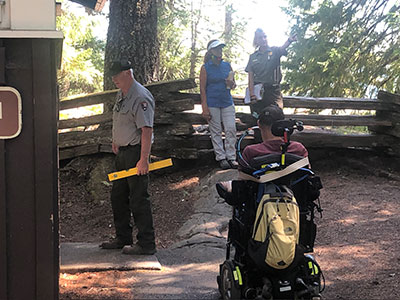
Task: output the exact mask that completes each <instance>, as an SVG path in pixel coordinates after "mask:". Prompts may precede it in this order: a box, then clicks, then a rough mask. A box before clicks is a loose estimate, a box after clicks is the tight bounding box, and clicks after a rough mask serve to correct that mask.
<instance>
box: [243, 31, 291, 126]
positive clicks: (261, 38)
mask: <svg viewBox="0 0 400 300" xmlns="http://www.w3.org/2000/svg"><path fill="white" fill-rule="evenodd" d="M295 40H296V35H292V36H290V37H289V39H288V40H287V41H286V42H285V44H284V45H283V46H281V47H270V46H269V45H268V40H267V36H266V34H265V33H264V31H263V30H262V29H260V28H258V29H257V30H256V32H255V34H254V40H253V45H254V47H255V48H256V51H255V52H254V53H253V54H251V55H250V58H249V62H248V64H247V66H246V69H245V70H246V72H247V73H248V80H249V82H248V84H249V86H248V88H249V92H250V100H251V103H250V108H251V112H252V114H253V116H254V117H255V118H258V115H259V114H260V113H261V111H262V110H263V109H264V108H265V107H267V106H268V105H271V104H277V105H278V106H279V107H281V108H283V100H282V94H281V87H280V82H281V79H282V73H281V57H282V56H283V55H287V51H286V48H287V47H288V46H289V45H290V44H291V43H292V42H293V41H295ZM257 84H261V85H262V89H261V90H262V99H261V100H258V99H256V95H255V92H254V86H255V85H257Z"/></svg>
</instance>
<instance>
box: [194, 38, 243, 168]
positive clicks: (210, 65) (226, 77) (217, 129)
mask: <svg viewBox="0 0 400 300" xmlns="http://www.w3.org/2000/svg"><path fill="white" fill-rule="evenodd" d="M224 46H225V44H224V43H222V42H221V41H219V40H211V41H210V42H209V43H208V45H207V53H206V55H205V56H204V64H203V66H202V67H201V70H200V97H201V106H202V109H203V113H202V115H203V117H204V118H205V119H206V120H207V121H208V124H209V128H210V133H211V141H212V145H213V148H214V153H215V159H216V160H217V161H218V162H219V165H220V167H221V168H222V169H229V168H235V169H236V168H237V166H238V163H237V162H236V150H235V143H236V124H235V106H234V105H233V99H232V96H231V89H233V88H235V87H236V84H235V80H234V78H233V71H232V67H231V65H230V64H229V63H228V62H226V61H224V60H223V59H222V48H223V47H224ZM222 125H223V128H224V132H225V147H224V143H223V141H222Z"/></svg>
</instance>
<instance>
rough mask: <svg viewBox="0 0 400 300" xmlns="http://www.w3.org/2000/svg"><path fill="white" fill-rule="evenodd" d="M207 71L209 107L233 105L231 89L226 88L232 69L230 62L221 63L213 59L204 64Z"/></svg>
mask: <svg viewBox="0 0 400 300" xmlns="http://www.w3.org/2000/svg"><path fill="white" fill-rule="evenodd" d="M204 67H205V69H206V73H207V83H206V96H207V105H208V106H209V107H221V108H224V107H228V106H231V105H233V100H232V96H231V90H230V89H227V88H226V83H225V79H226V78H227V77H228V75H229V72H230V71H231V69H232V68H231V65H230V64H229V63H228V62H225V61H223V60H222V61H221V63H220V64H219V65H216V64H214V63H213V62H212V61H211V60H209V61H208V62H206V63H205V64H204Z"/></svg>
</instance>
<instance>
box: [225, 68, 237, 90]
mask: <svg viewBox="0 0 400 300" xmlns="http://www.w3.org/2000/svg"><path fill="white" fill-rule="evenodd" d="M229 68H230V72H229V75H228V78H227V79H225V84H226V85H227V86H229V87H230V88H231V89H234V88H235V87H236V82H235V73H234V72H233V69H232V66H231V65H229Z"/></svg>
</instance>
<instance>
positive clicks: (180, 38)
mask: <svg viewBox="0 0 400 300" xmlns="http://www.w3.org/2000/svg"><path fill="white" fill-rule="evenodd" d="M189 18H190V16H189V12H188V10H186V9H185V5H184V1H174V0H168V1H159V7H158V40H159V42H160V56H159V59H160V65H159V70H158V78H159V79H160V80H172V79H182V78H187V77H189V68H190V59H189V57H190V51H189V48H188V47H187V46H186V45H185V38H184V34H185V30H187V28H188V22H189Z"/></svg>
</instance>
